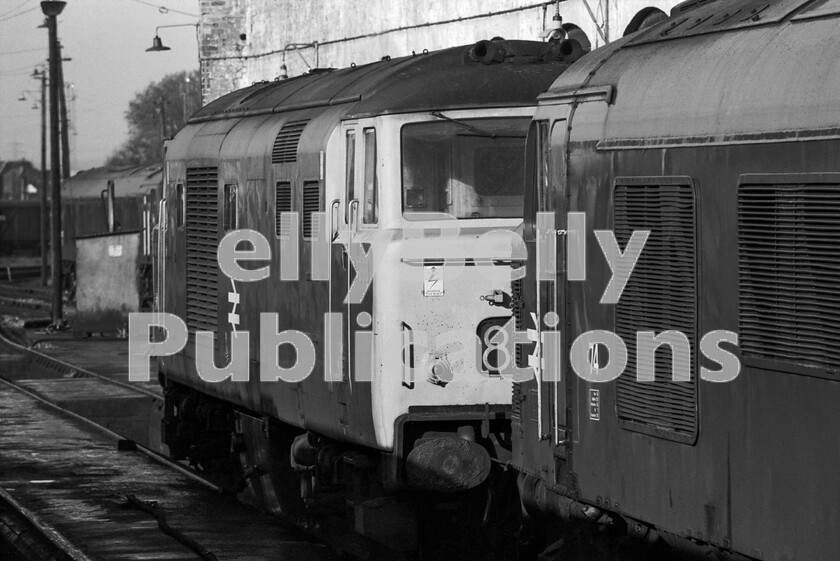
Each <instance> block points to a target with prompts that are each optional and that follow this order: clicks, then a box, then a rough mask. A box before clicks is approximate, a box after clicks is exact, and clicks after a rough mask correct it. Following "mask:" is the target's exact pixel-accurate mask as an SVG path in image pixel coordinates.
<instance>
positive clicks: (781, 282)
mask: <svg viewBox="0 0 840 561" xmlns="http://www.w3.org/2000/svg"><path fill="white" fill-rule="evenodd" d="M738 256H739V257H738V277H739V283H738V286H739V290H738V297H739V298H738V302H739V304H738V324H739V325H738V330H739V347H740V349H741V353H742V355H743V356H744V357H757V358H761V359H766V360H775V361H784V362H789V363H797V364H802V365H806V366H810V367H816V368H820V369H826V370H831V371H833V372H837V371H838V365H840V285H838V275H840V264H838V258H840V185H838V184H837V182H834V183H833V184H829V183H824V184H807V183H801V184H759V185H754V184H753V185H747V184H743V185H741V186H740V187H739V189H738Z"/></svg>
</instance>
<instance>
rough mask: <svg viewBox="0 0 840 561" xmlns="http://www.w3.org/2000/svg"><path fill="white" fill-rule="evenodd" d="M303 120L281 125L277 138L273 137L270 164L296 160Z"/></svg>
mask: <svg viewBox="0 0 840 561" xmlns="http://www.w3.org/2000/svg"><path fill="white" fill-rule="evenodd" d="M308 122H309V121H308V120H305V121H291V122H289V123H286V124H285V125H283V128H282V129H280V132H279V133H277V138H275V139H274V146H273V147H272V149H271V163H272V164H293V163H295V162H296V161H297V149H298V143H299V142H300V135H301V134H303V129H304V128H305V127H306V123H308Z"/></svg>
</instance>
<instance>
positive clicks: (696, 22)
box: [540, 0, 840, 149]
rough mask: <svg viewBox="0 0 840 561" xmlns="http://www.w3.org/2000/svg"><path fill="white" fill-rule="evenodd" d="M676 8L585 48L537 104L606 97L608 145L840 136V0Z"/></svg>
mask: <svg viewBox="0 0 840 561" xmlns="http://www.w3.org/2000/svg"><path fill="white" fill-rule="evenodd" d="M678 8H680V7H679V6H678V7H677V9H675V10H674V11H673V12H672V13H673V15H672V16H671V17H670V18H668V19H666V20H664V21H663V22H661V23H659V24H655V25H653V26H652V27H650V28H648V29H645V30H642V31H640V32H638V33H636V34H634V35H630V36H628V37H624V38H622V39H620V40H618V41H616V42H614V43H611V44H610V45H607V46H606V47H603V48H602V49H598V50H596V51H593V52H592V53H589V54H588V55H586V56H584V57H583V58H582V59H581V60H579V61H578V62H577V63H576V64H574V65H572V67H570V68H569V70H567V71H566V72H565V73H563V74H562V75H561V76H560V77H558V79H557V80H556V81H555V82H554V84H552V86H551V88H549V90H548V91H547V92H546V93H545V94H543V95H541V96H540V100H541V102H542V103H544V104H551V103H556V102H557V101H561V102H562V101H563V100H564V99H565V100H566V101H568V100H570V99H573V98H576V99H579V100H580V99H582V98H588V99H590V100H591V99H598V98H600V99H603V100H606V101H608V102H609V104H610V105H609V109H608V110H607V121H606V124H605V128H604V129H603V130H600V132H599V133H598V134H599V147H600V148H602V149H610V148H612V149H629V148H636V147H665V146H689V145H694V144H709V143H718V144H719V143H733V142H744V141H760V142H769V141H773V140H781V139H783V138H787V139H792V138H796V139H797V140H803V139H805V140H807V139H809V138H818V137H825V136H826V135H837V130H838V126H840V122H838V121H840V120H839V119H838V115H840V98H838V96H836V95H835V94H834V92H837V91H840V56H838V55H840V43H838V42H837V41H836V35H837V32H836V31H837V21H838V17H839V16H840V0H827V1H825V2H821V3H819V2H818V3H813V2H808V1H806V0H778V1H777V2H768V1H767V0H762V1H757V0H702V1H697V2H695V3H694V4H691V5H686V7H685V9H682V10H680V9H678ZM593 96H595V97H594V98H593ZM832 131H833V132H832Z"/></svg>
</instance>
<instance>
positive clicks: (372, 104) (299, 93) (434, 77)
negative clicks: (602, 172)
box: [190, 41, 568, 122]
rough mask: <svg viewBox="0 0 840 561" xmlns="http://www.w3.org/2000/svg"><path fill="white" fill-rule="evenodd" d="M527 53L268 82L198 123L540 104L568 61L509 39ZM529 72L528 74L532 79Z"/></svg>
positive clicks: (380, 65)
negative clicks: (343, 109) (340, 108)
mask: <svg viewBox="0 0 840 561" xmlns="http://www.w3.org/2000/svg"><path fill="white" fill-rule="evenodd" d="M504 43H505V45H506V47H507V49H508V51H509V52H514V53H522V55H523V56H519V57H516V56H514V57H511V59H506V60H505V62H503V63H495V64H481V63H478V62H474V61H471V60H469V58H468V57H467V56H466V55H467V52H468V50H469V48H470V47H471V46H472V45H466V46H461V47H454V48H449V49H444V50H441V51H434V52H430V53H422V54H415V55H411V56H406V57H400V58H394V59H388V60H382V61H379V62H374V63H370V64H365V65H359V66H351V67H349V68H343V69H340V70H335V69H319V70H316V71H313V72H310V73H309V74H305V75H303V76H298V77H295V78H291V79H288V80H282V81H275V82H260V83H256V84H254V85H252V86H250V87H248V88H244V89H241V90H237V91H235V92H232V93H230V94H227V95H225V96H222V97H221V98H219V99H217V100H215V101H213V102H211V103H209V104H208V105H206V106H205V107H204V108H202V109H201V110H199V111H198V112H197V113H196V114H195V115H194V116H193V117H192V118H191V119H190V122H202V121H206V120H215V119H225V118H229V117H247V116H252V115H261V114H268V113H283V112H287V111H294V110H298V109H304V108H310V107H326V106H330V105H339V104H343V103H354V102H355V103H356V105H355V106H354V107H353V108H352V109H350V112H349V114H348V115H347V117H363V116H371V115H381V114H386V113H406V112H413V111H423V110H430V109H439V108H441V107H447V108H452V109H455V108H468V107H469V108H472V107H482V106H488V105H492V106H496V107H498V106H521V105H529V104H532V103H533V102H534V99H535V97H536V96H537V94H539V93H540V92H542V91H544V90H545V89H546V88H547V87H548V86H549V85H550V84H551V82H552V81H553V79H554V78H555V77H556V76H557V75H558V74H559V73H560V72H561V71H562V70H564V69H565V68H566V67H567V66H568V63H566V62H564V61H562V60H552V61H551V62H543V61H534V60H532V59H534V58H536V57H532V56H524V55H525V54H527V53H536V52H538V51H545V48H546V45H547V44H546V43H541V42H538V41H505V42H504ZM525 77H527V79H524V78H525Z"/></svg>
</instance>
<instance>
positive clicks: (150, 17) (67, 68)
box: [0, 0, 199, 173]
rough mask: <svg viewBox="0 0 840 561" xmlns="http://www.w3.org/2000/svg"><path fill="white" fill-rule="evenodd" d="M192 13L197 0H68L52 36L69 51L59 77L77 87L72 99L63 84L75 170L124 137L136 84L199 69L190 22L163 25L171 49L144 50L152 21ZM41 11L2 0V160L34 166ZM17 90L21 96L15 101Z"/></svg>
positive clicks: (43, 36) (28, 0)
mask: <svg viewBox="0 0 840 561" xmlns="http://www.w3.org/2000/svg"><path fill="white" fill-rule="evenodd" d="M176 12H183V13H176ZM198 13H199V7H198V0H67V5H66V6H65V7H64V11H63V12H62V14H61V15H60V16H59V17H58V37H59V40H60V41H61V43H62V45H63V52H62V54H63V56H64V57H70V58H72V60H70V61H65V62H64V81H65V83H68V84H69V83H72V84H73V85H74V86H75V88H74V89H75V95H76V100H75V102H73V101H71V100H70V97H71V95H70V94H71V90H69V89H68V90H67V94H68V95H67V107H68V110H69V112H70V115H69V118H70V120H71V121H72V123H71V125H70V163H71V166H70V167H71V169H72V172H73V173H75V172H76V171H79V170H83V169H89V168H92V167H98V166H101V165H103V164H104V163H105V159H106V158H107V157H108V156H109V155H111V153H112V152H114V151H115V150H116V149H117V148H118V147H119V146H120V145H121V144H122V143H123V142H124V141H125V140H126V139H127V138H128V125H127V124H126V121H125V111H126V110H127V109H128V103H129V101H131V100H132V99H133V98H134V96H135V94H137V92H139V91H141V90H143V89H144V88H145V87H146V86H148V85H149V84H150V83H152V82H156V81H158V80H160V79H161V78H163V77H164V76H165V75H166V74H171V73H174V72H180V71H182V70H196V69H198V45H197V42H196V35H195V28H194V27H189V26H185V27H175V28H171V29H161V30H160V37H161V39H162V40H163V44H164V45H166V46H168V47H171V48H172V50H170V51H165V52H151V53H147V52H145V51H146V49H147V48H149V47H151V46H152V38H153V37H154V35H155V27H157V26H162V25H172V24H180V23H188V24H194V23H196V22H197V21H198ZM43 19H44V16H43V13H42V12H41V7H40V2H39V1H38V0H0V161H4V160H10V159H19V158H26V159H29V160H31V161H32V162H34V163H35V166H36V167H40V159H41V132H40V126H41V111H40V109H33V104H34V103H35V101H36V100H37V102H38V103H40V95H41V94H40V81H39V80H36V79H34V78H32V71H33V70H34V69H35V67H36V66H38V65H39V64H45V61H46V57H47V30H46V29H38V26H39V25H40V24H41V23H42V21H43ZM22 92H24V93H25V95H26V101H18V97H19V96H20V94H21V93H22ZM30 92H31V93H30ZM47 118H48V119H49V109H48V110H47ZM74 127H75V133H74ZM47 154H48V158H49V148H48V150H47Z"/></svg>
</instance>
